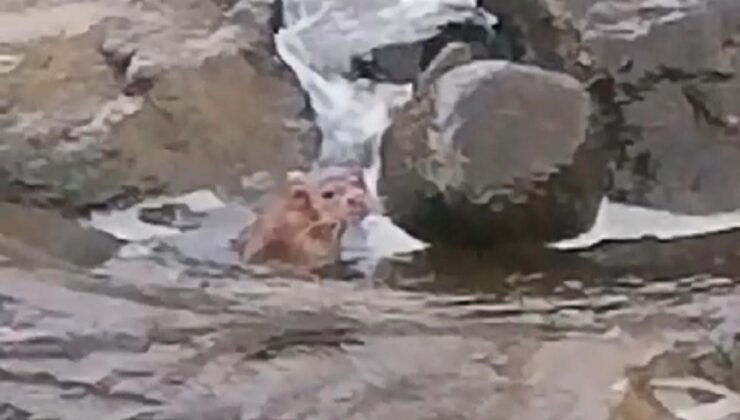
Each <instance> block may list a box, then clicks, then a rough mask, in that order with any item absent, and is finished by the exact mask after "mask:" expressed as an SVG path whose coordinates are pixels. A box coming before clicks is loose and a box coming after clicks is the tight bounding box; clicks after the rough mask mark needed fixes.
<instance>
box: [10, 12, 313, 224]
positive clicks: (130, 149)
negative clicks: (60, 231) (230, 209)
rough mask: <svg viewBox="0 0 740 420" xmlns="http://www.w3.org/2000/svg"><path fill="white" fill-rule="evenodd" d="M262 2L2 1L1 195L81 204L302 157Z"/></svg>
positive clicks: (181, 187) (301, 126)
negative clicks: (221, 5) (223, 6)
mask: <svg viewBox="0 0 740 420" xmlns="http://www.w3.org/2000/svg"><path fill="white" fill-rule="evenodd" d="M264 9H266V11H265V10H264ZM270 11H271V4H270V3H265V2H259V1H253V2H249V1H240V2H238V3H236V4H235V5H233V7H232V8H227V9H226V10H223V9H221V8H219V7H218V5H217V4H216V3H215V2H182V3H177V4H169V3H162V2H157V1H152V2H146V4H140V2H77V1H65V2H33V4H21V3H19V4H18V5H17V7H15V8H14V7H10V8H9V9H8V10H3V11H2V12H1V13H2V14H1V15H0V21H2V22H5V23H3V25H2V32H0V39H2V40H3V46H2V51H0V57H2V63H3V65H2V66H0V97H2V98H3V106H2V110H3V111H2V114H0V138H2V141H3V144H4V145H5V146H4V148H3V151H2V156H0V173H2V176H0V178H1V183H0V187H1V188H0V192H1V193H2V198H3V199H5V200H12V201H17V202H22V203H30V204H33V205H41V206H51V207H63V208H65V209H67V210H76V209H79V208H84V207H87V206H91V205H97V204H100V203H106V202H109V201H112V200H113V199H115V198H117V197H121V196H124V197H125V196H135V195H137V194H140V193H147V192H155V191H157V192H162V191H171V192H179V191H187V190H191V189H193V188H198V187H201V186H206V185H208V186H211V185H217V184H220V185H226V186H231V187H232V188H233V187H234V185H238V181H239V177H240V176H243V175H247V174H250V173H252V172H255V171H260V170H281V169H282V170H284V169H285V168H287V167H293V166H296V165H301V164H303V162H304V160H303V159H304V158H305V156H303V150H302V148H303V146H304V145H307V144H308V143H309V138H310V137H311V136H312V134H311V133H312V129H311V124H310V123H309V122H308V121H306V120H305V119H304V116H303V115H302V114H303V112H304V110H305V106H306V103H305V98H304V96H303V94H302V92H301V91H300V88H299V87H298V86H297V84H296V82H295V80H294V79H293V76H292V75H291V74H290V72H289V70H288V69H287V68H285V67H284V65H282V63H280V62H279V60H278V59H277V58H276V57H275V55H274V50H273V49H272V45H271V38H270V35H271V30H272V28H271V27H270V26H269V25H270V22H269V20H265V19H264V17H265V16H271V12H270ZM250 18H251V19H250ZM260 25H261V26H260Z"/></svg>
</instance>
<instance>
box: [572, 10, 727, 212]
mask: <svg viewBox="0 0 740 420" xmlns="http://www.w3.org/2000/svg"><path fill="white" fill-rule="evenodd" d="M582 24H583V28H584V29H583V35H584V39H583V43H584V46H585V47H586V48H587V49H588V50H589V51H590V54H591V56H592V57H593V60H594V63H595V65H597V66H599V67H602V68H605V69H607V70H608V71H609V72H610V73H611V74H612V75H614V77H615V79H616V81H617V95H618V99H617V100H618V103H619V106H620V108H621V112H622V115H623V125H622V127H623V129H622V132H623V141H624V142H625V154H624V156H623V158H622V159H621V160H620V161H618V162H617V172H616V175H615V182H614V187H613V191H612V197H614V198H615V199H618V200H623V201H626V202H630V203H635V204H640V205H647V206H651V207H658V208H665V209H670V210H673V211H677V212H683V213H696V214H707V213H712V212H718V211H729V210H734V209H736V208H737V207H738V204H740V201H739V199H740V193H738V189H737V185H735V183H734V181H732V180H733V179H735V178H736V172H737V167H738V165H737V161H738V155H737V148H736V144H737V142H738V140H740V132H738V130H737V127H736V126H737V123H736V122H737V121H736V120H737V115H738V114H739V113H740V103H739V102H738V100H737V98H738V97H739V96H738V95H737V92H738V81H737V78H736V75H737V72H738V70H740V67H738V66H740V61H739V60H738V56H737V47H736V44H737V40H738V36H740V30H739V29H738V28H739V27H740V5H738V3H737V2H733V1H697V2H676V3H668V4H665V5H655V6H650V5H641V4H639V3H635V4H628V3H624V4H621V3H609V2H598V3H596V4H594V5H593V6H591V7H590V8H589V9H588V11H587V12H586V14H585V15H584V18H583V21H582ZM668 43H670V44H672V45H673V47H672V48H660V47H658V46H659V45H667V44H668ZM687 156H691V159H687V158H686V157H687Z"/></svg>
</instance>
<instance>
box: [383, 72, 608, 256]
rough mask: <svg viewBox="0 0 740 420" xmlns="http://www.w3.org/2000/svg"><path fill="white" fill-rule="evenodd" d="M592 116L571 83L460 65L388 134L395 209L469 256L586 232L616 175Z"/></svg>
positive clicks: (388, 200) (387, 171) (389, 201)
mask: <svg viewBox="0 0 740 420" xmlns="http://www.w3.org/2000/svg"><path fill="white" fill-rule="evenodd" d="M591 114H592V107H591V102H590V97H589V95H588V93H587V92H586V90H585V89H584V88H583V87H582V85H581V84H580V83H579V82H578V81H577V80H575V79H574V78H572V77H571V76H568V75H566V74H562V73H556V72H551V71H546V70H543V69H540V68H537V67H532V66H525V65H520V64H514V63H510V62H506V61H497V60H486V61H475V62H472V63H469V64H466V65H463V66H460V67H457V68H455V69H453V70H451V71H449V72H447V73H445V74H443V75H442V76H441V77H440V78H439V79H438V80H437V81H436V82H435V83H433V84H432V85H430V86H429V88H428V90H427V91H426V92H425V93H423V94H421V95H420V96H419V98H417V99H416V100H414V101H412V102H411V103H410V104H408V105H407V106H406V107H405V108H404V109H403V110H401V111H400V113H399V115H397V116H396V118H395V119H394V122H393V124H392V125H391V127H390V128H389V129H388V130H387V132H386V133H385V134H384V138H383V144H382V152H381V153H382V164H383V166H382V174H381V179H380V183H379V191H380V194H381V195H382V196H383V198H384V201H385V207H386V210H387V212H388V213H389V214H390V216H391V217H392V218H393V219H394V221H395V222H396V223H398V224H399V225H400V226H401V227H403V228H405V229H406V230H408V231H409V232H410V233H411V234H413V235H415V236H417V237H419V238H421V239H423V240H427V241H431V242H444V243H449V244H454V245H463V246H468V245H473V246H489V245H493V244H495V243H497V242H501V241H510V240H535V241H540V240H554V239H557V238H564V237H568V236H571V235H575V234H577V233H578V232H581V231H584V230H586V229H588V228H589V227H590V226H591V224H592V223H593V220H594V218H595V215H596V210H597V208H598V204H599V200H600V199H601V196H602V192H603V188H604V182H605V172H606V171H605V168H606V160H605V159H604V158H603V154H602V153H600V152H601V150H602V149H601V146H602V145H601V142H602V140H603V139H602V138H601V136H600V135H599V133H597V132H596V131H597V130H594V129H592V128H593V127H590V125H589V117H590V116H591Z"/></svg>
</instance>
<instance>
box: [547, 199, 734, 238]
mask: <svg viewBox="0 0 740 420" xmlns="http://www.w3.org/2000/svg"><path fill="white" fill-rule="evenodd" d="M738 227H740V211H734V212H727V213H718V214H712V215H705V216H694V215H685V214H676V213H671V212H668V211H665V210H654V209H649V208H645V207H638V206H632V205H627V204H621V203H614V202H612V201H609V200H608V199H606V198H604V199H603V200H602V201H601V205H600V207H599V212H598V214H597V216H596V221H595V222H594V225H593V227H592V228H591V229H590V230H589V231H588V232H585V233H583V234H581V235H578V236H577V237H575V238H572V239H567V240H563V241H559V242H556V243H553V244H550V246H551V247H553V248H556V249H563V250H569V249H582V248H587V247H590V246H593V245H595V244H598V243H600V242H602V241H605V240H609V239H640V238H644V237H647V236H651V237H656V238H658V239H662V240H669V239H677V238H685V237H689V236H696V235H702V234H707V233H714V232H721V231H726V230H728V229H733V228H738Z"/></svg>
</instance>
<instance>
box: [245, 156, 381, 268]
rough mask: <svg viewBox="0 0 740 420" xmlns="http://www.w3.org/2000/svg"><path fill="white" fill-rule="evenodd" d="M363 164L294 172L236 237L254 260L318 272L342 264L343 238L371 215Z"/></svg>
mask: <svg viewBox="0 0 740 420" xmlns="http://www.w3.org/2000/svg"><path fill="white" fill-rule="evenodd" d="M368 203H369V200H368V194H367V188H366V185H365V183H364V181H363V178H362V172H361V169H360V168H355V167H340V166H330V167H323V168H316V169H313V170H311V171H308V172H304V171H291V172H289V173H288V174H287V176H286V180H285V182H284V183H283V185H281V186H279V187H278V188H277V189H276V190H274V191H273V192H272V193H271V194H270V196H269V201H268V202H267V205H266V206H265V208H264V209H263V211H262V212H261V214H260V215H259V216H258V217H257V219H256V220H255V221H254V223H252V225H251V226H248V227H247V228H245V229H244V230H243V231H242V233H241V234H240V238H239V239H237V241H236V246H237V247H238V251H239V254H240V259H241V260H242V261H243V262H245V263H251V264H270V263H278V264H288V265H291V266H294V267H297V268H300V269H305V270H308V271H314V270H316V269H319V268H322V267H324V266H327V265H331V264H333V263H336V262H338V260H339V257H340V251H341V237H342V235H343V234H344V232H345V230H346V228H347V227H348V226H350V225H354V224H359V223H360V222H362V220H363V219H364V218H365V217H366V216H367V215H368V214H369V209H370V206H369V204H368Z"/></svg>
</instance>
